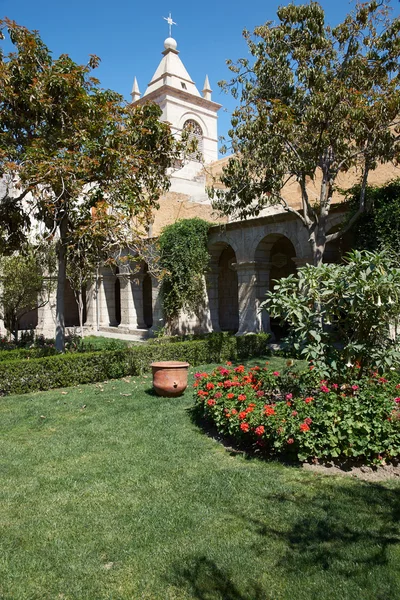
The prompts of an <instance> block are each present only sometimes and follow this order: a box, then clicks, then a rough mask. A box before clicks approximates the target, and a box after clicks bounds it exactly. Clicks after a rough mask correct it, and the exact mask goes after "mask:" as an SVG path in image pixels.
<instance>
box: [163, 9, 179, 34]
mask: <svg viewBox="0 0 400 600" xmlns="http://www.w3.org/2000/svg"><path fill="white" fill-rule="evenodd" d="M163 19H164V21H167V23H168V25H169V37H171V36H172V33H171V31H172V25H177V23H175V21H173V20H172V17H171V13H169V16H168V17H163Z"/></svg>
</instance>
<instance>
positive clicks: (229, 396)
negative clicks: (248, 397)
mask: <svg viewBox="0 0 400 600" xmlns="http://www.w3.org/2000/svg"><path fill="white" fill-rule="evenodd" d="M226 397H227V398H228V399H229V400H231V399H232V398H234V397H235V394H232V392H231V393H230V394H227V395H226Z"/></svg>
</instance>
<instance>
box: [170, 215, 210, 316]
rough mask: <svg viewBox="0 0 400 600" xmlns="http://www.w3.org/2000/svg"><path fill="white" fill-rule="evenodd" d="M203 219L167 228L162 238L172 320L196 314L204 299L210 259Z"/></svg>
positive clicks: (206, 223) (183, 220)
mask: <svg viewBox="0 0 400 600" xmlns="http://www.w3.org/2000/svg"><path fill="white" fill-rule="evenodd" d="M209 227H210V224H209V223H208V222H207V221H204V220H203V219H199V218H197V217H196V218H194V219H182V220H180V221H177V222H176V223H173V224H172V225H168V226H167V227H165V228H164V229H163V230H162V232H161V235H160V237H159V247H160V266H161V268H162V269H163V270H164V271H165V275H164V278H163V281H162V294H163V307H164V311H165V315H166V317H167V319H168V320H171V319H173V318H174V317H177V316H178V315H179V312H180V311H181V310H182V309H185V310H187V311H188V312H189V313H196V311H197V310H198V308H199V306H200V305H201V303H202V300H203V297H204V274H205V272H206V271H207V268H208V264H209V261H210V255H209V253H208V249H207V234H208V230H209Z"/></svg>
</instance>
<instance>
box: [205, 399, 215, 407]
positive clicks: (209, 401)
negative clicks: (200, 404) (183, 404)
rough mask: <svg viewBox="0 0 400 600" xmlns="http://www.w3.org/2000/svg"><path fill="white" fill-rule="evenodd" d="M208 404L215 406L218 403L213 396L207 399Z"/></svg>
mask: <svg viewBox="0 0 400 600" xmlns="http://www.w3.org/2000/svg"><path fill="white" fill-rule="evenodd" d="M207 404H208V406H214V405H215V404H217V403H216V401H215V400H214V399H213V398H210V400H207Z"/></svg>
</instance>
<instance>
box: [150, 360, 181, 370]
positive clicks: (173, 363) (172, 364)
mask: <svg viewBox="0 0 400 600" xmlns="http://www.w3.org/2000/svg"><path fill="white" fill-rule="evenodd" d="M150 366H151V367H155V368H159V369H163V368H166V369H168V368H173V369H186V368H187V367H189V366H190V365H189V363H188V362H182V361H177V360H164V361H161V362H153V363H151V365H150Z"/></svg>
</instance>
